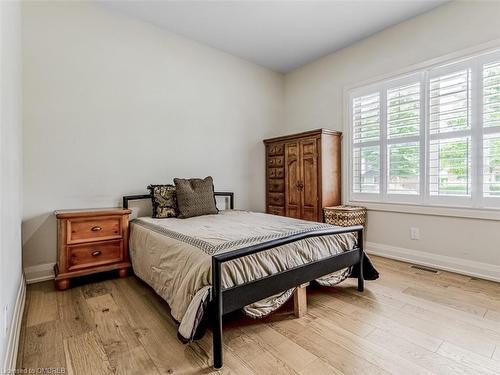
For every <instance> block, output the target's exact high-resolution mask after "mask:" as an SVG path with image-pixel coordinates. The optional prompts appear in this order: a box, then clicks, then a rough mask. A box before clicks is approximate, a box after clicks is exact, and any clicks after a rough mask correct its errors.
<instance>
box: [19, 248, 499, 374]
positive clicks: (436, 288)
mask: <svg viewBox="0 0 500 375" xmlns="http://www.w3.org/2000/svg"><path fill="white" fill-rule="evenodd" d="M372 259H373V261H374V263H375V265H376V267H377V268H378V270H379V272H380V274H381V278H380V279H379V280H377V281H375V282H367V283H366V287H365V292H364V293H359V292H357V291H356V288H355V284H356V282H355V280H348V281H346V282H344V283H342V284H341V285H339V286H337V287H336V288H320V287H315V288H311V287H309V288H308V304H309V311H308V314H307V315H306V316H304V317H303V318H300V319H296V318H295V317H294V316H293V303H288V304H287V305H286V306H284V307H283V308H282V309H280V310H279V311H278V312H276V313H275V314H272V315H271V316H269V317H268V318H266V319H265V320H252V319H250V318H247V317H244V316H242V315H241V314H240V313H238V314H234V315H230V316H228V317H227V319H225V326H224V327H225V329H224V340H225V366H224V368H223V369H222V370H220V371H219V372H220V373H223V374H230V373H231V374H255V375H261V374H272V375H279V374H302V375H305V374H314V375H317V374H370V375H371V374H397V375H400V374H454V375H456V374H474V375H480V374H500V284H497V283H493V282H488V281H484V280H479V279H474V278H470V277H466V276H461V275H456V274H452V273H447V272H440V273H439V274H434V273H429V272H427V271H422V270H418V269H414V268H410V267H409V265H408V264H405V263H401V262H396V261H393V260H388V259H383V258H377V257H372ZM93 280H94V281H95V278H94V279H93ZM85 282H86V283H85ZM74 285H75V287H73V288H71V289H69V290H66V291H64V292H57V291H55V290H54V286H53V283H52V282H45V283H40V284H34V285H30V286H29V287H28V293H27V300H26V310H25V313H24V319H23V326H22V331H21V339H20V348H19V355H18V368H47V367H51V368H61V367H63V368H66V369H67V370H66V372H67V373H69V374H85V375H90V374H92V375H94V374H112V373H117V374H200V373H202V374H208V373H212V372H215V371H214V370H213V369H212V367H211V363H212V359H211V334H210V332H209V333H207V335H205V337H204V338H203V339H202V340H199V341H196V342H194V343H192V344H190V345H183V344H181V343H180V342H179V341H178V340H177V327H176V324H175V322H174V321H173V320H172V318H171V317H170V315H169V308H168V306H167V304H166V303H165V302H164V301H163V300H162V299H160V298H159V297H158V296H157V295H156V294H155V293H154V292H153V291H152V290H151V289H150V288H149V287H147V286H146V285H145V284H144V283H142V282H141V281H140V280H138V279H137V278H136V277H134V276H131V277H128V278H126V279H104V280H101V281H98V282H90V283H89V279H87V280H81V281H80V285H78V283H75V284H74Z"/></svg>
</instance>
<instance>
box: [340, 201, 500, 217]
mask: <svg viewBox="0 0 500 375" xmlns="http://www.w3.org/2000/svg"><path fill="white" fill-rule="evenodd" d="M347 204H349V205H354V206H355V205H361V206H363V207H366V208H367V209H368V210H370V211H381V212H397V213H407V214H416V215H432V216H447V217H458V218H466V219H480V220H494V221H500V210H498V209H487V208H480V209H478V208H466V207H464V208H457V207H446V206H423V205H415V204H397V203H377V202H367V201H361V200H357V201H354V200H351V201H349V202H347Z"/></svg>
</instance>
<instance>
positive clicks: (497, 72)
mask: <svg viewBox="0 0 500 375" xmlns="http://www.w3.org/2000/svg"><path fill="white" fill-rule="evenodd" d="M483 127H484V132H485V135H484V140H483V195H484V196H485V197H500V61H496V62H493V63H489V64H486V65H484V66H483Z"/></svg>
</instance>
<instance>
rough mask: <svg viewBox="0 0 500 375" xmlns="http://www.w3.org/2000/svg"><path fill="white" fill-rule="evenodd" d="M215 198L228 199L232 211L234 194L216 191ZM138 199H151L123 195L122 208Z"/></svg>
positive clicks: (142, 195)
mask: <svg viewBox="0 0 500 375" xmlns="http://www.w3.org/2000/svg"><path fill="white" fill-rule="evenodd" d="M214 195H215V196H216V197H229V208H230V209H231V210H234V193H233V192H229V191H216V192H215V193H214ZM140 199H151V194H140V195H125V196H124V197H123V208H128V202H129V201H135V200H140Z"/></svg>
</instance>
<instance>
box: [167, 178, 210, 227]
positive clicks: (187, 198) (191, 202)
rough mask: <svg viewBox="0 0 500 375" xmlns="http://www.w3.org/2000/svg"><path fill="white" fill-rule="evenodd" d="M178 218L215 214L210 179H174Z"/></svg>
mask: <svg viewBox="0 0 500 375" xmlns="http://www.w3.org/2000/svg"><path fill="white" fill-rule="evenodd" d="M174 184H175V190H176V193H177V205H178V209H179V218H181V219H186V218H188V217H193V216H201V215H210V214H217V213H219V210H218V209H217V206H216V205H215V195H214V183H213V180H212V177H210V176H208V177H207V178H205V179H203V180H202V179H201V178H191V179H183V178H174Z"/></svg>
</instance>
